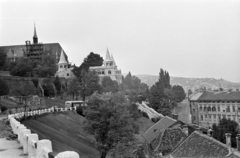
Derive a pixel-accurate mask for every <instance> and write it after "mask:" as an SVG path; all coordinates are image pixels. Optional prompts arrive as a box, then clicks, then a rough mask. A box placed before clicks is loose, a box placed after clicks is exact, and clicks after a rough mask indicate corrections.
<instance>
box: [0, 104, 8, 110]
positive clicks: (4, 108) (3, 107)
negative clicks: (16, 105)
mask: <svg viewBox="0 0 240 158" xmlns="http://www.w3.org/2000/svg"><path fill="white" fill-rule="evenodd" d="M0 107H1V111H2V112H4V111H6V110H7V109H8V108H7V107H6V106H4V105H1V104H0Z"/></svg>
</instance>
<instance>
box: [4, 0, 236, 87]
mask: <svg viewBox="0 0 240 158" xmlns="http://www.w3.org/2000/svg"><path fill="white" fill-rule="evenodd" d="M239 7H240V1H237V0H220V1H215V0H210V1H207V0H195V1H191V0H180V1H179V0H178V1H177V0H162V1H151V0H150V1H147V0H143V1H136V0H130V1H125V0H122V1H110V0H104V1H103V0H90V1H84V0H80V1H74V0H73V1H65V0H64V1H51V0H50V1H39V0H33V1H6V0H0V23H1V25H0V37H1V38H0V46H5V45H23V44H25V41H26V40H31V41H32V38H33V33H34V21H35V23H36V29H37V35H38V41H39V42H42V43H60V45H61V46H62V48H63V49H64V51H65V52H66V53H67V55H68V59H69V61H70V62H72V63H75V64H76V65H77V66H79V65H80V64H81V63H82V62H83V60H84V58H85V57H87V55H88V54H89V53H90V52H94V53H98V54H100V55H101V56H102V57H103V58H105V54H106V51H107V48H108V49H109V52H110V53H112V54H113V56H114V59H115V61H116V64H117V65H118V68H119V69H121V70H122V72H123V73H128V72H129V71H130V72H131V73H132V74H133V75H137V74H149V75H158V74H159V71H160V68H163V69H164V70H166V71H168V72H169V74H170V76H174V77H193V78H205V77H208V78H216V79H220V78H223V79H225V80H228V81H232V82H238V83H240V73H239V72H240V71H239V70H240V62H239V59H240V29H239V28H240V9H239Z"/></svg>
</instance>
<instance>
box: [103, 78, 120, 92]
mask: <svg viewBox="0 0 240 158" xmlns="http://www.w3.org/2000/svg"><path fill="white" fill-rule="evenodd" d="M102 88H103V92H113V93H115V92H117V91H118V83H117V81H113V80H112V79H111V78H110V77H109V76H105V77H103V79H102Z"/></svg>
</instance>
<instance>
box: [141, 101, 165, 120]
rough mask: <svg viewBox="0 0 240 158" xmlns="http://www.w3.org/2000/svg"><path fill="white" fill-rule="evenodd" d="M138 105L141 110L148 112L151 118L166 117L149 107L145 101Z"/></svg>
mask: <svg viewBox="0 0 240 158" xmlns="http://www.w3.org/2000/svg"><path fill="white" fill-rule="evenodd" d="M136 105H137V106H138V109H139V110H141V111H142V112H145V113H147V115H148V118H149V119H152V118H163V117H164V116H163V115H162V114H160V113H158V112H156V111H155V110H154V109H153V108H150V107H148V106H147V104H146V103H145V102H142V104H139V103H136Z"/></svg>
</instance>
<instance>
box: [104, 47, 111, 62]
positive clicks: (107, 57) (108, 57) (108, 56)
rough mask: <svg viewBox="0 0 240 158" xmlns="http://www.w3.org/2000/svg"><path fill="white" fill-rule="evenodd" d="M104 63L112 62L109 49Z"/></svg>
mask: <svg viewBox="0 0 240 158" xmlns="http://www.w3.org/2000/svg"><path fill="white" fill-rule="evenodd" d="M104 61H112V60H111V56H110V54H109V51H108V49H107V53H106V57H105V60H104Z"/></svg>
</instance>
